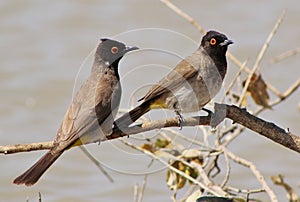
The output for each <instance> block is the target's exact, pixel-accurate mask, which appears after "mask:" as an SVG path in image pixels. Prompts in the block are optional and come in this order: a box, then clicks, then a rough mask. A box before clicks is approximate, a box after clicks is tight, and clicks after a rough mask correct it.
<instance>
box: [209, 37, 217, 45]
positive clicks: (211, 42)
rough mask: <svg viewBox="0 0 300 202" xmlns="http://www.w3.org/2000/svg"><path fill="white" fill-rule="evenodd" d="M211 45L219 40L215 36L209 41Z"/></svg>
mask: <svg viewBox="0 0 300 202" xmlns="http://www.w3.org/2000/svg"><path fill="white" fill-rule="evenodd" d="M209 43H210V45H213V46H214V45H216V43H217V40H216V39H215V38H211V39H210V41H209Z"/></svg>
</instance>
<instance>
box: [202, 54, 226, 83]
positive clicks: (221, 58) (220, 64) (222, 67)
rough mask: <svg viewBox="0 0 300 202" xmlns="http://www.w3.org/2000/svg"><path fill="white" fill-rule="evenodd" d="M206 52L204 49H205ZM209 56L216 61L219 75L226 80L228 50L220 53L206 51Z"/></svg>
mask: <svg viewBox="0 0 300 202" xmlns="http://www.w3.org/2000/svg"><path fill="white" fill-rule="evenodd" d="M203 50H204V49H203ZM204 51H205V52H206V53H207V54H208V56H209V57H210V58H211V59H212V60H213V61H214V63H215V65H216V67H217V69H218V71H219V74H220V75H221V77H222V79H224V77H225V75H226V72H227V60H226V50H225V51H218V52H213V51H212V52H210V51H206V50H204Z"/></svg>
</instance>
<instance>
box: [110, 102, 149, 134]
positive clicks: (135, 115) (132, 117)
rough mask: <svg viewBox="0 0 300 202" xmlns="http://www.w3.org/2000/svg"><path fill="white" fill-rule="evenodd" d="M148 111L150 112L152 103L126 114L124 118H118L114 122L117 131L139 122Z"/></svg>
mask: <svg viewBox="0 0 300 202" xmlns="http://www.w3.org/2000/svg"><path fill="white" fill-rule="evenodd" d="M148 111H150V102H143V103H142V104H141V105H139V106H138V107H136V108H134V109H132V110H131V111H129V112H127V113H125V114H124V115H123V116H121V117H120V118H118V119H117V120H116V121H115V122H114V128H113V131H115V130H118V129H119V130H120V129H122V128H124V127H128V126H129V125H131V124H132V123H134V122H135V121H136V120H138V119H139V118H140V117H141V116H143V115H144V114H146V113H147V112H148Z"/></svg>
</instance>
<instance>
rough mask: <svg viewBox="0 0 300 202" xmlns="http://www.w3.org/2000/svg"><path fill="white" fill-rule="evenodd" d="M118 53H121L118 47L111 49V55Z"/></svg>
mask: <svg viewBox="0 0 300 202" xmlns="http://www.w3.org/2000/svg"><path fill="white" fill-rule="evenodd" d="M118 52H119V48H118V47H116V46H114V47H112V48H111V53H112V54H117V53H118Z"/></svg>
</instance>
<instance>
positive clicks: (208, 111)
mask: <svg viewBox="0 0 300 202" xmlns="http://www.w3.org/2000/svg"><path fill="white" fill-rule="evenodd" d="M202 110H203V111H205V112H207V113H208V115H211V114H212V111H210V110H209V109H206V108H202Z"/></svg>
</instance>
